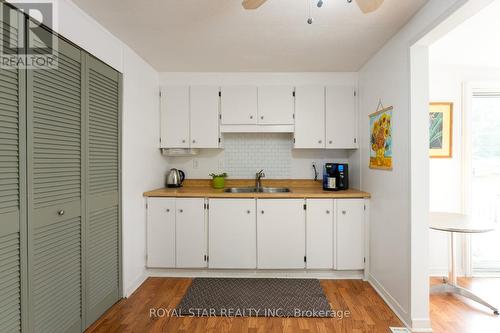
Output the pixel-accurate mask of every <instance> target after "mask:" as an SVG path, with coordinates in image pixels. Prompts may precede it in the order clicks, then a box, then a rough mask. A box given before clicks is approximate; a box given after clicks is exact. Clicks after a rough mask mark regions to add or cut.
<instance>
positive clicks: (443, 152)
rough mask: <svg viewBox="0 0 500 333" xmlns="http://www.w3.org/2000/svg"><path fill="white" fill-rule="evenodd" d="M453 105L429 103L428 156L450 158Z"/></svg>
mask: <svg viewBox="0 0 500 333" xmlns="http://www.w3.org/2000/svg"><path fill="white" fill-rule="evenodd" d="M452 139H453V103H431V104H430V108H429V156H430V157H431V158H451V157H452Z"/></svg>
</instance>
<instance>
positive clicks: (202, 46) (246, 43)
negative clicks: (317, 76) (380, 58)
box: [73, 0, 427, 72]
mask: <svg viewBox="0 0 500 333" xmlns="http://www.w3.org/2000/svg"><path fill="white" fill-rule="evenodd" d="M73 1H74V2H75V3H76V4H77V5H78V6H80V7H81V8H82V9H83V10H84V11H86V12H87V13H89V14H90V15H91V16H93V17H94V18H95V19H96V20H97V21H98V22H100V23H101V24H102V25H103V26H105V27H106V28H107V29H108V30H110V31H111V32H112V33H113V34H115V35H116V36H117V37H118V38H120V39H121V40H122V41H124V42H125V43H127V44H128V45H129V46H130V47H131V48H133V49H134V50H135V51H136V52H137V53H138V54H139V55H140V56H142V57H143V58H144V59H145V60H146V61H147V62H149V63H150V64H151V65H152V66H153V67H154V68H155V69H156V70H158V71H160V72H164V71H165V72H167V71H171V72H238V71H264V72H265V71H272V72H288V71H290V72H300V71H357V70H359V69H360V67H361V66H362V65H363V64H364V63H365V62H366V61H367V60H368V59H369V58H370V57H371V56H372V55H373V54H374V53H375V52H376V51H377V50H379V49H380V48H381V47H382V46H383V45H384V43H385V42H386V41H387V40H389V39H390V38H391V37H392V36H393V35H394V34H395V33H396V32H397V31H398V30H399V29H400V28H401V27H402V26H403V25H404V24H405V23H406V22H407V21H408V20H409V19H410V18H411V17H412V16H413V15H414V14H415V13H416V12H417V11H418V9H420V7H422V5H423V4H425V3H426V2H427V0H385V3H384V4H383V6H382V7H381V8H380V9H379V10H378V11H377V12H375V13H372V14H368V15H363V14H362V13H361V11H360V10H359V9H358V8H357V6H356V5H355V3H354V2H353V3H352V4H350V5H349V4H348V3H347V0H324V2H325V4H324V5H323V8H321V9H318V8H316V7H315V6H314V5H313V6H312V8H313V10H312V16H313V18H314V24H312V25H308V24H307V23H306V20H307V18H308V10H307V4H308V1H311V2H312V1H313V0H268V2H267V3H265V4H264V5H263V6H262V7H261V8H259V9H258V10H255V11H245V10H244V9H243V8H242V7H241V0H106V1H104V0H73Z"/></svg>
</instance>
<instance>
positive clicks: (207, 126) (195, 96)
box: [190, 86, 220, 148]
mask: <svg viewBox="0 0 500 333" xmlns="http://www.w3.org/2000/svg"><path fill="white" fill-rule="evenodd" d="M190 101H191V102H190V104H191V107H190V109H191V126H190V133H191V135H190V138H191V142H190V147H191V148H218V147H219V101H220V98H219V87H214V86H192V87H191V88H190Z"/></svg>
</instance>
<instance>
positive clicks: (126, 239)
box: [58, 0, 167, 296]
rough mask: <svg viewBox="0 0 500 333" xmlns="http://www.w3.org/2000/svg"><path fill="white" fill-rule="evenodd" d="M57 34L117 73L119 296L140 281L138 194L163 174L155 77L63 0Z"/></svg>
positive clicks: (142, 241)
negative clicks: (120, 203)
mask: <svg viewBox="0 0 500 333" xmlns="http://www.w3.org/2000/svg"><path fill="white" fill-rule="evenodd" d="M58 19H59V24H58V32H59V33H60V34H61V35H62V36H64V37H66V38H68V39H69V40H71V41H72V42H74V43H75V44H77V45H79V46H80V47H82V48H83V49H85V50H87V51H88V52H89V53H91V54H93V55H94V56H96V57H97V58H99V59H101V60H103V61H104V62H106V63H107V64H109V65H110V66H112V67H114V68H115V69H117V70H118V71H120V72H122V73H123V123H122V136H123V151H122V162H123V164H122V177H123V179H122V195H123V208H122V213H123V224H122V226H123V252H122V254H123V294H124V296H129V295H130V294H131V293H132V292H133V291H134V290H135V288H136V287H138V286H139V285H140V283H141V282H142V281H143V280H144V279H145V249H146V236H145V234H146V212H145V201H144V199H143V197H142V193H143V192H144V191H147V190H150V189H152V188H157V187H161V186H162V184H163V177H164V174H165V170H166V168H167V167H166V162H165V159H164V158H163V157H162V156H161V155H160V153H159V150H158V149H157V146H158V138H159V124H158V119H159V97H158V87H159V77H158V73H157V72H156V71H155V70H154V69H153V68H152V67H151V66H149V65H148V64H147V63H146V62H145V61H144V60H143V59H141V58H140V57H139V56H138V55H137V54H136V53H134V52H133V51H132V50H131V49H130V48H129V47H128V46H126V45H125V44H124V43H122V42H121V41H120V40H119V39H117V38H116V37H114V36H113V35H112V34H111V33H109V32H108V31H107V30H106V29H104V28H103V27H102V26H101V25H99V24H98V23H97V22H96V21H94V20H93V19H92V18H91V17H90V16H88V15H87V14H86V13H85V12H83V11H82V10H80V9H79V8H78V7H77V6H76V5H75V4H73V3H72V2H71V1H69V0H63V1H58Z"/></svg>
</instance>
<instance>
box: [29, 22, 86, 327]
mask: <svg viewBox="0 0 500 333" xmlns="http://www.w3.org/2000/svg"><path fill="white" fill-rule="evenodd" d="M46 33H47V34H50V32H49V31H46ZM33 37H34V36H33ZM58 58H59V65H58V68H57V69H50V70H47V69H35V70H29V71H28V76H27V78H28V79H27V102H28V103H27V129H28V136H27V152H28V154H27V156H28V275H29V299H30V301H29V303H30V304H29V306H30V309H29V318H30V319H29V325H30V331H31V332H36V333H65V332H81V329H82V319H81V318H82V306H81V304H82V259H81V258H82V241H81V240H82V220H83V216H82V212H83V209H82V206H83V202H82V197H83V193H84V192H83V191H84V189H83V188H82V182H83V177H84V173H83V172H82V169H83V168H82V166H83V163H84V155H83V149H82V137H83V133H84V131H83V128H82V126H83V122H82V118H83V117H82V114H83V112H82V111H83V107H82V59H81V58H82V52H81V51H80V50H79V49H78V48H76V47H74V46H72V45H70V44H69V43H67V42H65V41H64V40H62V39H59V42H58Z"/></svg>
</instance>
